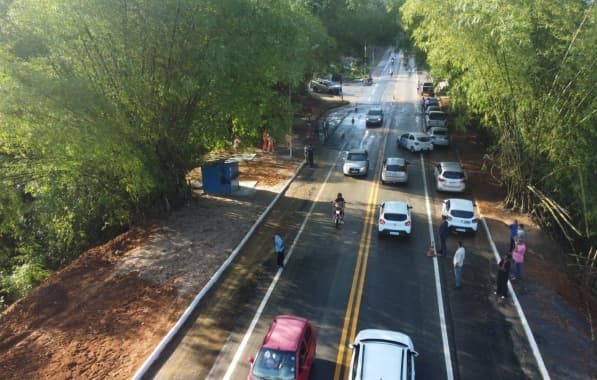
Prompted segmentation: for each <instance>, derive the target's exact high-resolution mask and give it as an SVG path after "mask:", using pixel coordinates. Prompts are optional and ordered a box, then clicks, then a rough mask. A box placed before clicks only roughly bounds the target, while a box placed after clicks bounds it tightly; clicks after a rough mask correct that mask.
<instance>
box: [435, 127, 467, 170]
mask: <svg viewBox="0 0 597 380" xmlns="http://www.w3.org/2000/svg"><path fill="white" fill-rule="evenodd" d="M445 129H447V128H445ZM439 165H440V166H441V168H442V169H446V170H453V171H464V168H463V167H462V164H461V163H460V162H451V161H442V162H440V163H439Z"/></svg>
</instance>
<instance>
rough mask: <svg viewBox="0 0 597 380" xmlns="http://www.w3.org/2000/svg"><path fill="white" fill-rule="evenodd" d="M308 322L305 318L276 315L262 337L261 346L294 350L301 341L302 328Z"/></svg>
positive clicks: (280, 349)
mask: <svg viewBox="0 0 597 380" xmlns="http://www.w3.org/2000/svg"><path fill="white" fill-rule="evenodd" d="M308 324H309V321H307V320H306V319H305V318H301V317H295V316H292V315H278V316H277V317H276V318H274V321H273V323H272V326H271V327H270V329H269V331H268V332H267V335H266V336H265V338H264V339H263V346H262V347H263V348H269V349H272V350H279V351H295V350H296V349H297V347H298V345H299V343H300V342H301V338H302V334H303V330H304V329H305V326H307V325H308Z"/></svg>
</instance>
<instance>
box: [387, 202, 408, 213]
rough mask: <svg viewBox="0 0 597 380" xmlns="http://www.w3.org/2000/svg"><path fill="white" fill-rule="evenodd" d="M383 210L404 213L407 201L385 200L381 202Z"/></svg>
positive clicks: (406, 209) (406, 208)
mask: <svg viewBox="0 0 597 380" xmlns="http://www.w3.org/2000/svg"><path fill="white" fill-rule="evenodd" d="M383 210H384V212H395V213H401V214H406V213H407V211H408V203H406V202H402V201H386V202H383Z"/></svg>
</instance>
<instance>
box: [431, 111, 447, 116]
mask: <svg viewBox="0 0 597 380" xmlns="http://www.w3.org/2000/svg"><path fill="white" fill-rule="evenodd" d="M440 113H441V114H442V115H445V113H444V111H430V112H429V115H431V114H434V115H438V114H440Z"/></svg>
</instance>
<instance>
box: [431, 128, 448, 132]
mask: <svg viewBox="0 0 597 380" xmlns="http://www.w3.org/2000/svg"><path fill="white" fill-rule="evenodd" d="M435 131H446V132H448V128H446V127H431V128H429V132H432V133H433V132H435Z"/></svg>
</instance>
